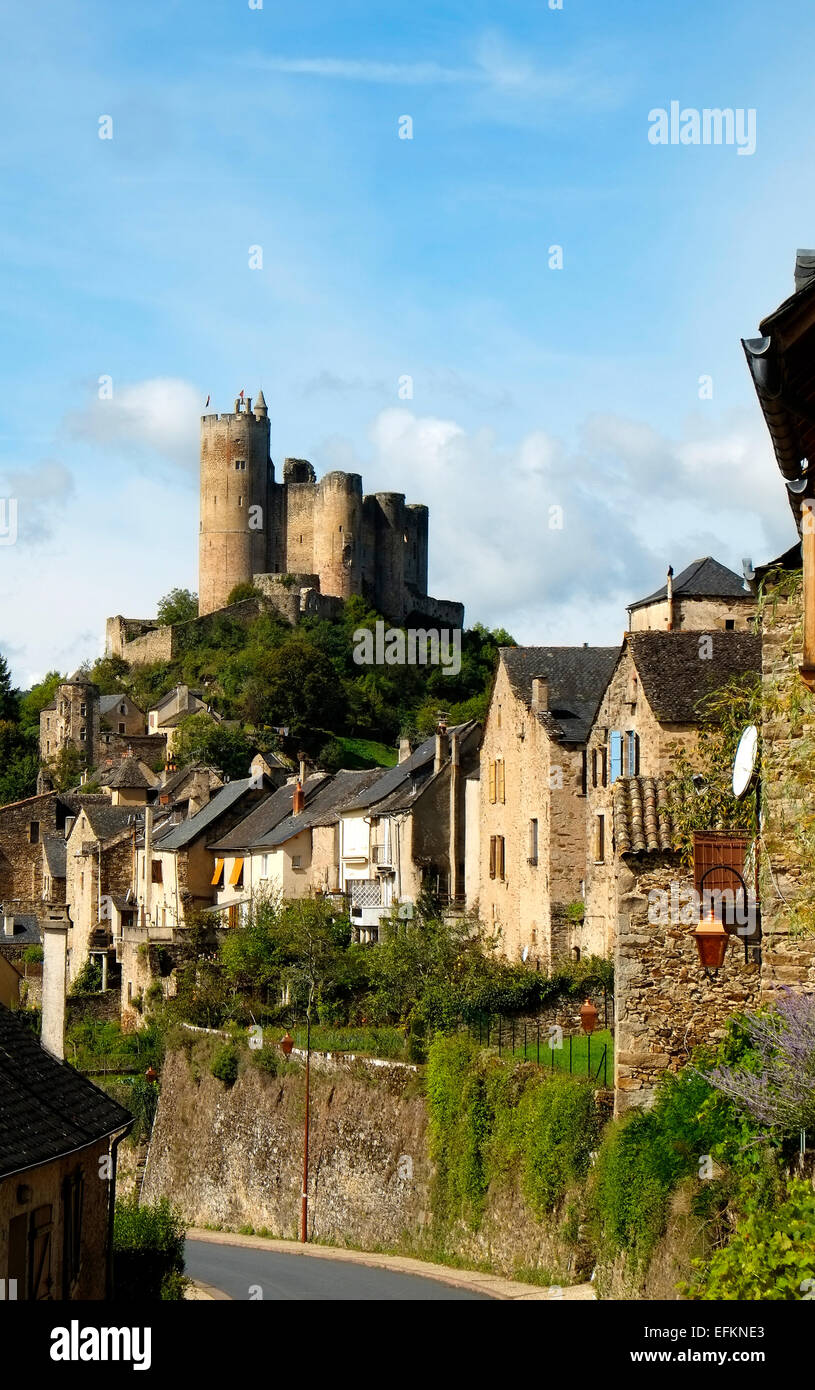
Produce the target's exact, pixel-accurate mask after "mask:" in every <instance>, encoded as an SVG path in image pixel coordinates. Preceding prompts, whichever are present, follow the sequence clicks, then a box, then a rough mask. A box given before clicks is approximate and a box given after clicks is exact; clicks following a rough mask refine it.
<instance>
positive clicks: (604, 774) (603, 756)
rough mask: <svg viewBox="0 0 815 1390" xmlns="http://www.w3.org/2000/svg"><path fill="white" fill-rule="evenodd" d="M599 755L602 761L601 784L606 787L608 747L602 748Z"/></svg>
mask: <svg viewBox="0 0 815 1390" xmlns="http://www.w3.org/2000/svg"><path fill="white" fill-rule="evenodd" d="M600 757H601V761H602V764H603V766H602V780H603V786H604V787H607V786H608V749H607V748H603V749H602V752H601V754H600Z"/></svg>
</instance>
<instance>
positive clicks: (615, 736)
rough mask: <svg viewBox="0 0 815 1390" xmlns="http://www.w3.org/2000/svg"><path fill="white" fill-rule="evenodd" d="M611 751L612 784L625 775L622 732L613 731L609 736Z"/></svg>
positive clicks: (610, 778) (610, 779)
mask: <svg viewBox="0 0 815 1390" xmlns="http://www.w3.org/2000/svg"><path fill="white" fill-rule="evenodd" d="M609 745H610V747H609V751H610V754H611V773H610V777H609V781H610V782H611V784H612V786H613V785H614V783H615V782H616V780H617V778H618V777H622V775H623V736H622V734H620V733H612V734H611V736H610V738H609Z"/></svg>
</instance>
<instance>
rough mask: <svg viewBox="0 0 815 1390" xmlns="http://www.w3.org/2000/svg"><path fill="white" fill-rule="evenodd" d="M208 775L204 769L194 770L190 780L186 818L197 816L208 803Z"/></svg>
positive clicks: (209, 793)
mask: <svg viewBox="0 0 815 1390" xmlns="http://www.w3.org/2000/svg"><path fill="white" fill-rule="evenodd" d="M210 796H211V792H210V787H209V773H208V771H207V770H206V768H203V767H199V768H196V770H195V772H194V773H193V774H192V777H191V779H190V799H189V805H188V809H187V816H188V817H189V816H197V815H198V812H199V811H203V809H204V807H205V806H208V805H209V802H210Z"/></svg>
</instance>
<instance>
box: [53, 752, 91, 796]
mask: <svg viewBox="0 0 815 1390" xmlns="http://www.w3.org/2000/svg"><path fill="white" fill-rule="evenodd" d="M85 765H86V759H85V758H84V757H83V755H82V753H80V751H79V749H78V748H75V747H74V746H73V744H72V743H64V744H63V745H62V747H61V748H60V750H59V752H58V753H57V755H56V757H54V758H52V760H51V762H50V763H49V764H48V775H49V777H50V778H51V781H52V783H53V785H54V790H55V791H58V792H65V791H68V789H69V788H70V787H75V786H76V785H77V783H78V782H79V778H80V774H81V773H82V771H83V770H84V768H85Z"/></svg>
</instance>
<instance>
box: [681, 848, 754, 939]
mask: <svg viewBox="0 0 815 1390" xmlns="http://www.w3.org/2000/svg"><path fill="white" fill-rule="evenodd" d="M749 846H750V836H749V835H748V834H747V833H746V832H745V831H741V832H740V831H737V830H736V831H734V830H697V831H696V832H695V834H694V837H693V886H694V888H695V889H696V891H697V893H699V894H703V893H710V892H724V891H725V890H729V893H732V894H733V897H732V898H730V897H728V898H725V899H724V902H725V903H728V902H730V903H732V904H734V905H736V906H737V912H738V915H739V917H740V919H741V921H742V922H743V920H744V918H743V907H744V904H743V896H744V895H743V892H742V887H741V884H740V883H739V880H738V879H737V878H736V874H735V873H730V872H729V871H730V870H731V869H735V870H736V873H739V874H741V876H742V878H743V879H744V880H745V882H746V884H747V892H748V898H752V897H754V885H753V883H752V881H751V878H750V877H749V876H748V874H747V873H746V872H745V859H746V857H747V851H748V849H749ZM717 869H719V870H720V872H718V873H717V872H716V870H717ZM710 870H713V872H712V873H711V872H710ZM706 874H707V877H706V878H705V881H704V884H702V879H703V878H704V877H705V875H706ZM739 904H741V908H739V907H738V905H739ZM723 915H724V918H725V923H726V925H732V922H731V917H732V916H733V914H732V913H728V912H726V911H725V913H724V914H723ZM753 941H754V944H756V943H757V941H758V938H757V937H754V938H753ZM745 944H747V939H746V942H745Z"/></svg>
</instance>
